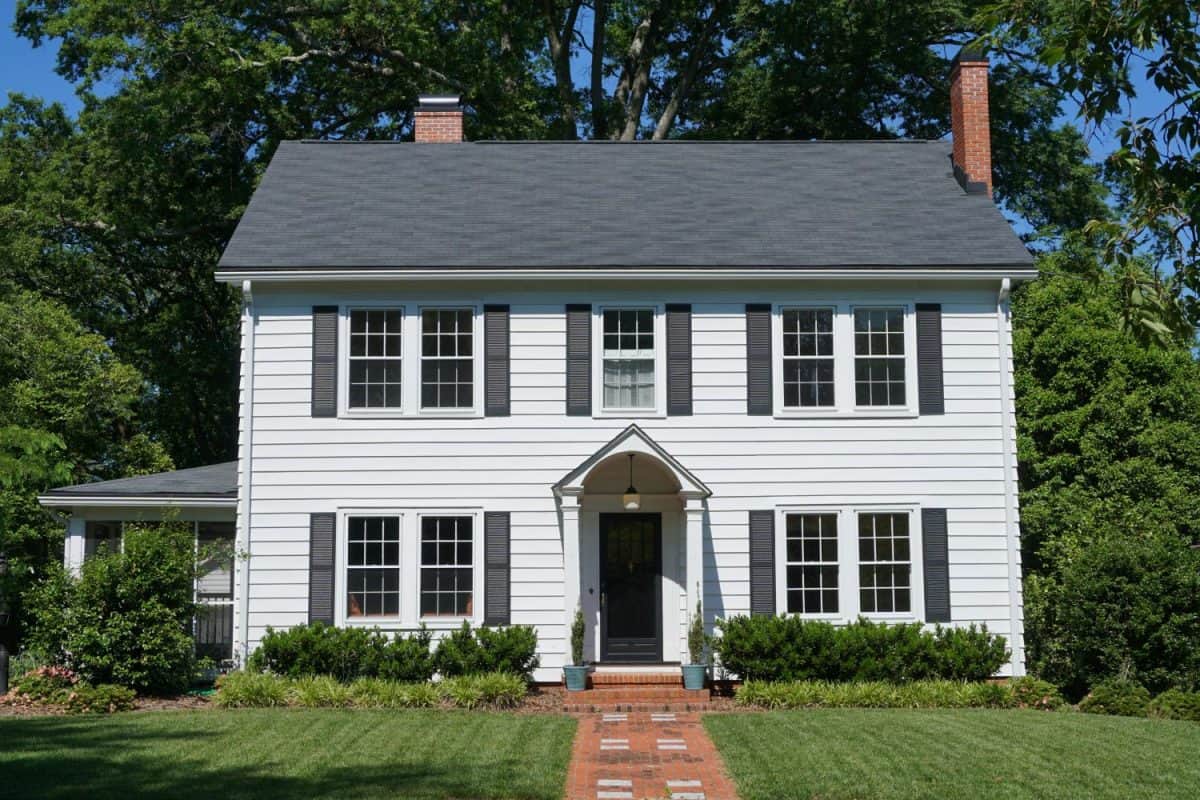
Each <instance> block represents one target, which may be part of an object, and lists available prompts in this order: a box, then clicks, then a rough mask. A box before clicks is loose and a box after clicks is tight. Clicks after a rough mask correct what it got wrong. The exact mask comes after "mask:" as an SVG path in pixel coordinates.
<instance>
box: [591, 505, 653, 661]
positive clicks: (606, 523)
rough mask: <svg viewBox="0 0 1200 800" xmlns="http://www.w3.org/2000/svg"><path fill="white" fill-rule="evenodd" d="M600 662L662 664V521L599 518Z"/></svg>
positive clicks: (650, 516) (641, 516)
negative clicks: (655, 662)
mask: <svg viewBox="0 0 1200 800" xmlns="http://www.w3.org/2000/svg"><path fill="white" fill-rule="evenodd" d="M600 660H601V661H617V662H620V661H662V515H661V514H601V515H600Z"/></svg>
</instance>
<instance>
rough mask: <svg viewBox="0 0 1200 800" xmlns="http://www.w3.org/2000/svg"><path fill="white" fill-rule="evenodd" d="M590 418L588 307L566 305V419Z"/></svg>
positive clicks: (590, 388)
mask: <svg viewBox="0 0 1200 800" xmlns="http://www.w3.org/2000/svg"><path fill="white" fill-rule="evenodd" d="M591 415H592V307H591V306H590V305H586V304H585V305H575V304H572V305H568V306H567V416H568V417H590V416H591Z"/></svg>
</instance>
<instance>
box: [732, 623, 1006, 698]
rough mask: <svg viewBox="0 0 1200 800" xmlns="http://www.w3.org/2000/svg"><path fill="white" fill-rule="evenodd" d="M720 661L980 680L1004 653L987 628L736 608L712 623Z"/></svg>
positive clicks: (830, 672)
mask: <svg viewBox="0 0 1200 800" xmlns="http://www.w3.org/2000/svg"><path fill="white" fill-rule="evenodd" d="M718 625H719V626H720V629H721V635H720V636H719V637H717V638H716V639H715V647H716V652H717V655H718V656H719V658H720V661H721V665H722V666H723V667H724V668H725V669H726V670H729V671H730V672H733V673H735V674H737V675H738V676H739V677H741V678H742V679H743V680H759V681H812V680H826V681H890V682H897V683H900V682H906V681H915V680H928V679H935V678H936V679H949V680H964V681H981V680H985V679H987V678H990V677H991V676H992V675H994V674H995V673H996V671H997V670H998V669H999V668H1000V666H1001V665H1002V664H1003V663H1004V662H1005V659H1006V658H1007V657H1008V651H1007V649H1006V648H1005V646H1004V639H1003V638H1002V637H1000V636H994V635H992V634H990V633H988V631H987V628H986V627H984V628H982V629H978V628H976V627H975V626H974V625H972V626H970V627H969V628H960V629H954V628H942V627H940V626H938V627H937V628H936V629H935V630H933V631H926V630H924V629H923V626H922V625H921V624H920V623H912V624H906V625H887V624H884V623H874V622H871V621H869V620H864V619H859V620H858V621H856V622H854V623H851V624H850V625H846V626H844V627H835V626H834V625H832V624H830V623H828V622H816V621H811V620H804V619H802V618H800V617H797V616H777V617H767V616H761V617H746V616H737V617H732V618H730V619H727V620H722V621H721V622H719V623H718Z"/></svg>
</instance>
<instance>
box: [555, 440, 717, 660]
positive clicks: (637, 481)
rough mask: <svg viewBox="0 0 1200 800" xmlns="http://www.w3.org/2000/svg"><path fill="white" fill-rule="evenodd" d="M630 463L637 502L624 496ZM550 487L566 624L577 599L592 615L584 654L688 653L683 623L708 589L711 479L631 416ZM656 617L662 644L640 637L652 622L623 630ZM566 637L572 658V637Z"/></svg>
mask: <svg viewBox="0 0 1200 800" xmlns="http://www.w3.org/2000/svg"><path fill="white" fill-rule="evenodd" d="M631 466H632V483H633V485H634V486H635V487H636V489H637V494H638V498H637V508H636V509H634V508H631V507H629V505H628V503H626V500H627V499H628V498H625V497H624V495H625V492H626V489H627V487H628V486H629V484H630V482H631V479H630V467H631ZM554 493H555V495H556V496H557V497H558V498H559V508H560V512H561V532H562V544H563V569H564V592H565V598H566V602H565V612H566V625H567V629H568V632H569V628H570V623H571V620H572V619H573V617H574V614H575V609H576V608H577V607H578V608H582V609H583V612H584V617H585V619H586V620H587V622H588V638H587V643H586V644H585V647H584V658H585V660H587V661H589V662H596V661H635V660H636V661H651V660H652V661H681V660H683V659H684V658H685V653H684V651H683V644H682V640H683V631H684V626H685V625H686V621H687V617H688V614H689V613H690V611H691V610H693V609H695V607H696V603H697V601H698V600H699V597H700V596H701V595H700V594H699V593H701V592H703V590H704V576H703V536H704V511H705V503H704V501H705V499H706V498H707V497H709V495H711V494H712V492H711V491H710V490H709V488H708V487H707V486H705V485H704V483H703V482H702V481H700V479H699V478H697V477H696V476H695V475H693V474H692V473H691V472H690V471H689V470H688V469H687V468H686V467H684V466H683V465H682V464H680V463H679V462H678V461H677V460H676V459H675V458H674V457H673V456H671V455H670V454H669V453H668V452H667V451H666V450H664V449H663V448H662V447H661V446H660V445H658V444H657V443H656V442H654V441H653V440H652V439H651V438H650V437H649V436H648V435H647V434H646V433H645V431H643V430H642V429H641V428H639V427H638V426H637V425H630V426H629V427H628V428H626V429H625V430H624V431H622V432H621V433H620V434H619V435H618V436H617V437H615V438H614V439H613V440H612V441H610V442H609V443H608V444H606V445H605V446H604V447H602V448H600V449H599V450H597V451H596V452H595V453H594V454H592V456H590V457H589V458H587V459H586V460H585V461H583V462H582V463H581V464H580V465H579V466H578V467H576V468H575V469H574V470H572V471H571V472H570V473H568V474H567V475H566V476H564V477H563V479H562V480H560V481H559V482H558V483H556V484H555V486H554ZM647 526H649V527H647ZM654 529H656V530H657V533H654V532H653V530H654ZM650 541H655V542H656V544H655V546H656V547H657V548H658V550H657V563H656V564H654V565H653V566H654V568H655V569H657V570H658V572H657V575H656V576H655V577H654V580H656V581H657V583H656V584H654V589H655V592H654V594H653V596H651V595H650V594H646V593H645V592H646V591H647V590H648V588H649V584H642V585H641V586H639V585H638V581H639V580H641V579H642V578H639V577H638V576H643V577H644V579H645V580H650V576H649V572H648V571H649V570H650V569H651V566H650V565H649V564H644V563H642V561H643V560H645V559H648V558H649V557H650V555H651V553H650V551H649V549H648V548H649V547H650ZM613 548H617V550H614V549H613ZM620 548H624V550H619V549H620ZM618 550H619V552H618ZM639 553H641V555H638V554H639ZM626 562H629V563H628V567H629V569H628V573H626V571H625V570H624V569H622V570H621V573H622V575H621V576H620V579H619V580H615V579H614V576H613V574H612V573H613V570H614V569H615V568H616V566H617V565H624V564H625V563H626ZM635 562H636V563H635ZM639 592H640V594H639ZM651 600H653V604H652V603H651ZM643 601H644V603H643ZM622 609H624V611H622ZM618 616H619V617H620V618H617V617H618ZM650 622H653V623H654V625H655V626H656V629H657V630H658V631H659V634H658V635H659V638H658V649H657V650H653V649H652V648H651V647H650V641H649V640H648V639H645V638H644V636H643V634H646V633H647V631H646V630H640V631H630V632H629V633H636V634H638V635H637V636H633V637H625V636H621V635H618V634H619V633H624V632H623V631H618V630H617V628H619V627H620V626H622V625H624V626H626V627H628V626H629V625H630V624H633V626H634V627H643V628H644V627H645V626H646V625H647V624H648V623H650ZM606 637H607V638H606ZM639 637H641V638H639ZM566 646H567V649H568V653H567V656H568V659H569V657H570V653H569V648H570V643H569V641H568V642H567V643H566ZM652 654H653V655H652Z"/></svg>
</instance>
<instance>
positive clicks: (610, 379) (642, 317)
mask: <svg viewBox="0 0 1200 800" xmlns="http://www.w3.org/2000/svg"><path fill="white" fill-rule="evenodd" d="M602 316H603V321H602V343H601V344H602V348H603V352H602V361H603V378H602V381H603V401H604V402H603V409H604V410H605V411H654V410H655V408H656V406H657V398H656V395H655V377H656V376H655V371H656V370H655V362H656V351H655V310H654V309H653V308H606V309H604V310H603V312H602Z"/></svg>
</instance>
